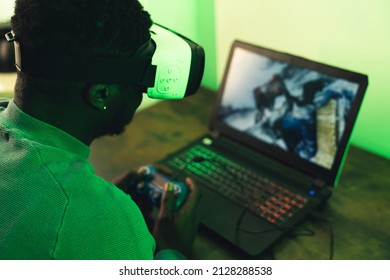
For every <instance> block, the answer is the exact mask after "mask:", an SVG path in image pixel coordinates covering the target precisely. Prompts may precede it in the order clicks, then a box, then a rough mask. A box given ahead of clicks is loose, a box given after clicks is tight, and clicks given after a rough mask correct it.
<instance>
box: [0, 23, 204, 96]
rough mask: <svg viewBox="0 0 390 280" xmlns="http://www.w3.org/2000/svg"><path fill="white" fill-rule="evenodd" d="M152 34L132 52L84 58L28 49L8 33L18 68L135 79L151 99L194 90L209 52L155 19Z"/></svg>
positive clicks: (68, 77)
mask: <svg viewBox="0 0 390 280" xmlns="http://www.w3.org/2000/svg"><path fill="white" fill-rule="evenodd" d="M150 33H151V39H150V40H149V41H148V42H146V43H145V44H143V45H142V46H141V47H140V48H139V49H138V50H137V51H136V52H135V54H134V55H132V56H131V57H128V56H126V57H83V56H71V55H52V54H47V53H34V54H31V53H27V52H24V51H23V46H21V45H20V43H19V42H18V38H17V34H15V33H14V32H13V31H11V32H9V33H7V34H6V35H5V36H6V38H7V41H8V42H13V43H14V46H15V65H16V68H17V70H18V71H21V72H25V73H26V74H28V75H30V76H32V77H37V78H45V79H50V80H61V81H79V82H87V83H108V84H132V85H138V86H141V87H143V88H144V90H145V92H146V93H147V94H148V96H149V97H150V98H157V99H181V98H183V97H185V96H189V95H192V94H194V93H195V92H196V91H197V89H198V88H199V85H200V82H201V80H202V77H203V71H204V61H205V53H204V50H203V48H202V47H201V46H200V45H198V44H196V43H195V42H193V41H191V40H189V39H188V38H186V37H184V36H182V35H180V34H178V33H176V32H174V31H172V30H169V29H167V28H165V27H163V26H161V25H158V24H153V25H152V27H151V29H150Z"/></svg>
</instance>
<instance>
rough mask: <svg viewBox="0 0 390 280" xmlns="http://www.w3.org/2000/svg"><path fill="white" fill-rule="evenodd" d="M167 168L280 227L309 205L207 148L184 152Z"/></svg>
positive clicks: (200, 146) (200, 147) (291, 193)
mask: <svg viewBox="0 0 390 280" xmlns="http://www.w3.org/2000/svg"><path fill="white" fill-rule="evenodd" d="M167 164H168V166H170V167H171V168H174V169H176V170H179V171H178V173H177V174H176V175H179V173H181V172H186V173H188V174H191V173H192V174H193V175H195V176H196V177H198V178H200V179H201V180H202V181H204V183H205V184H206V186H208V187H209V188H211V189H212V190H214V191H216V192H217V193H220V194H221V195H223V196H225V197H227V198H229V199H231V200H232V201H233V202H235V203H238V204H239V205H241V206H242V207H244V208H246V209H247V210H249V211H251V212H253V213H255V214H256V215H258V216H260V217H261V218H263V219H265V220H266V221H268V222H269V223H271V224H274V225H277V226H281V225H283V224H284V223H285V222H286V221H288V220H289V219H291V218H292V217H294V214H295V213H296V212H297V211H298V210H299V209H301V208H303V207H304V205H305V204H306V203H307V199H306V198H305V197H304V196H302V195H300V194H297V193H294V192H292V191H291V190H289V189H287V188H285V187H283V186H281V185H279V184H276V183H275V182H272V181H270V180H269V179H267V178H264V177H262V176H260V175H259V174H257V173H255V172H252V171H250V170H248V169H247V168H243V167H242V166H240V165H239V164H238V163H236V162H234V161H232V160H230V159H228V158H227V157H225V156H222V155H220V154H218V153H216V152H215V151H213V150H211V149H210V148H208V147H206V146H203V145H197V146H194V147H192V148H191V149H189V150H186V151H184V152H182V153H181V154H179V155H177V156H176V157H174V158H172V159H171V160H169V161H168V162H167ZM175 177H177V176H175Z"/></svg>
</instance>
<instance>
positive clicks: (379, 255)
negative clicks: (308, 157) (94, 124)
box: [90, 89, 390, 259]
mask: <svg viewBox="0 0 390 280" xmlns="http://www.w3.org/2000/svg"><path fill="white" fill-rule="evenodd" d="M215 99H216V94H215V93H214V92H211V91H208V90H206V89H200V90H199V93H197V94H196V95H194V96H192V97H189V98H186V99H184V100H181V101H163V102H160V103H158V104H156V105H154V106H152V107H150V108H148V109H145V110H143V111H140V112H139V113H137V114H136V116H135V118H134V121H133V123H132V124H131V125H130V126H129V127H128V128H127V130H126V132H125V133H124V134H123V135H121V136H118V137H105V138H101V139H99V140H97V141H95V142H94V143H93V145H92V147H91V148H92V151H91V156H90V160H91V162H92V163H93V165H94V166H95V170H96V173H97V174H98V175H100V176H102V177H103V178H105V179H107V180H111V179H112V178H113V177H115V176H116V175H118V174H120V173H122V172H125V171H127V170H129V169H133V168H136V167H138V166H141V165H145V164H147V163H154V162H156V161H158V160H160V159H162V158H163V157H165V156H166V155H167V154H169V153H171V152H174V151H175V150H177V149H178V148H180V147H182V146H184V145H186V144H187V143H188V142H190V141H192V140H194V139H195V138H197V137H200V136H201V135H202V134H204V133H205V132H206V131H207V125H208V121H209V116H210V114H211V111H212V108H213V105H214V102H215ZM389 172H390V161H389V160H386V159H384V158H381V157H379V156H376V155H374V154H372V153H369V152H366V151H364V150H362V149H359V148H357V147H354V146H352V147H351V148H350V151H349V154H348V157H347V160H346V162H345V165H344V170H343V172H342V175H341V178H340V182H339V186H338V187H337V188H336V189H335V190H334V192H333V195H332V197H331V198H330V200H329V201H328V203H327V204H326V206H325V207H324V209H322V210H321V212H322V215H323V216H324V217H325V218H326V219H327V220H328V221H329V224H330V225H331V228H332V230H333V232H334V254H333V258H334V259H390V207H388V206H389V203H390V176H389ZM301 226H302V227H303V228H308V229H311V230H313V231H314V232H315V235H314V236H286V237H284V238H282V239H281V240H279V241H278V242H276V243H275V244H274V245H273V246H272V247H271V248H270V249H269V250H268V251H267V252H264V254H262V255H261V256H259V258H260V259H272V258H276V259H327V258H328V257H329V252H330V251H329V248H330V235H329V228H328V227H327V226H326V223H324V222H322V221H321V220H318V219H313V218H309V219H307V220H305V221H304V222H303V223H302V224H301ZM194 254H195V258H198V259H244V258H246V256H245V255H244V254H242V253H241V252H238V251H237V250H235V249H234V248H232V247H231V246H230V245H229V244H227V243H226V242H224V241H223V240H221V239H220V238H218V236H216V235H214V234H213V233H211V232H209V231H208V230H207V229H204V228H201V229H200V231H199V234H198V236H197V238H196V240H195V244H194Z"/></svg>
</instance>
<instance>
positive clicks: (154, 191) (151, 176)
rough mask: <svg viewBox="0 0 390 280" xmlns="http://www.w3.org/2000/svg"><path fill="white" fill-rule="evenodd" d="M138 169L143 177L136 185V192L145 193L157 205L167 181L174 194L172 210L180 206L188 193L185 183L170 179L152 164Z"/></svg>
mask: <svg viewBox="0 0 390 280" xmlns="http://www.w3.org/2000/svg"><path fill="white" fill-rule="evenodd" d="M139 171H140V172H141V173H143V174H144V176H145V178H144V180H143V181H141V183H139V184H138V185H137V191H138V193H140V194H143V195H146V196H147V197H148V198H149V200H150V201H151V202H152V203H153V204H154V205H156V206H157V207H159V206H160V201H161V197H162V194H163V192H164V186H165V183H167V182H168V183H171V184H173V188H174V192H175V195H176V202H175V206H174V210H175V211H177V210H178V209H179V208H180V207H181V205H182V204H183V203H184V201H185V200H186V198H187V195H188V187H187V186H186V185H185V184H183V183H181V182H177V181H173V180H171V179H170V178H169V177H167V176H166V175H164V174H162V173H161V172H159V171H158V170H157V169H156V168H155V167H154V166H152V165H146V166H142V167H141V168H140V170H139Z"/></svg>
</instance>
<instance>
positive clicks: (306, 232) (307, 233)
mask: <svg viewBox="0 0 390 280" xmlns="http://www.w3.org/2000/svg"><path fill="white" fill-rule="evenodd" d="M247 211H248V210H247V209H245V208H244V209H243V211H242V213H241V215H240V217H239V218H238V220H237V223H236V233H235V240H236V243H237V244H238V242H239V238H238V235H239V233H240V232H244V233H247V234H264V233H268V232H273V231H292V230H301V231H302V232H301V233H299V234H297V233H294V232H292V234H294V235H296V236H313V235H315V232H314V231H312V230H311V229H308V228H303V227H275V228H271V229H266V230H247V229H244V228H241V223H242V219H243V218H244V215H245V214H246V212H247ZM274 226H275V225H274Z"/></svg>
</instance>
